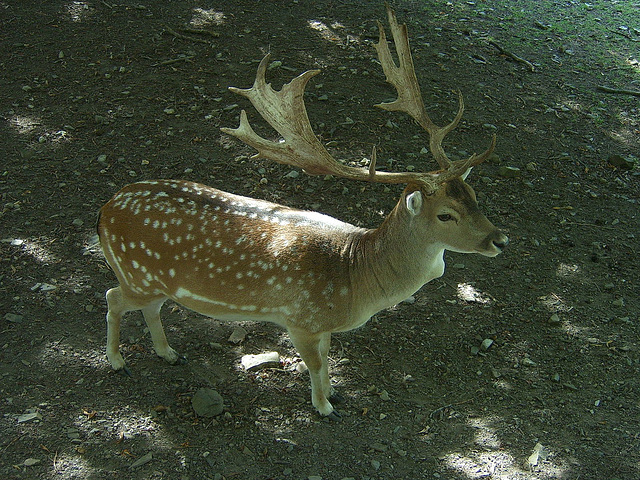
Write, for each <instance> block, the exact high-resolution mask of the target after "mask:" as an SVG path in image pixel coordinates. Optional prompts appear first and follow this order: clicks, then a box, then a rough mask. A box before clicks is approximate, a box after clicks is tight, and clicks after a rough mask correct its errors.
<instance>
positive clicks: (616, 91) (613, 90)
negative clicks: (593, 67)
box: [596, 85, 640, 97]
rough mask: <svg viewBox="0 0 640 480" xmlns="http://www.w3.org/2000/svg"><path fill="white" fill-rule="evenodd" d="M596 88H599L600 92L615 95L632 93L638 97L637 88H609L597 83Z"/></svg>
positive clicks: (639, 93)
mask: <svg viewBox="0 0 640 480" xmlns="http://www.w3.org/2000/svg"><path fill="white" fill-rule="evenodd" d="M596 90H600V91H601V92H605V93H613V94H616V95H633V96H635V97H640V91H638V90H625V89H623V88H611V87H605V86H603V85H598V86H597V87H596Z"/></svg>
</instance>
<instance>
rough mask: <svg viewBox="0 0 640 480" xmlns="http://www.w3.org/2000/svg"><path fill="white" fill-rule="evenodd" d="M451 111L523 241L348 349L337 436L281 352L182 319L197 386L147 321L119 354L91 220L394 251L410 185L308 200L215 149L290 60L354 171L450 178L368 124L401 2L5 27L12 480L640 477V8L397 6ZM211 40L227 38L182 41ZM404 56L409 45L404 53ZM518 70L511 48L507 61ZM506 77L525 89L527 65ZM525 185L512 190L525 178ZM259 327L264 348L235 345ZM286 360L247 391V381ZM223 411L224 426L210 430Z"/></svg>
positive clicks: (210, 323)
mask: <svg viewBox="0 0 640 480" xmlns="http://www.w3.org/2000/svg"><path fill="white" fill-rule="evenodd" d="M393 6H394V8H395V9H396V12H397V15H398V18H399V20H400V21H401V22H406V23H407V24H408V27H409V32H410V36H411V41H412V48H413V51H414V60H415V64H416V70H417V75H418V78H419V79H420V83H421V85H422V90H423V95H424V97H425V102H426V104H427V105H428V111H429V113H430V115H431V116H432V117H433V119H434V121H436V122H439V123H444V122H447V121H449V120H450V119H451V118H452V117H453V115H454V114H455V110H456V96H457V95H456V90H457V89H459V90H460V91H461V92H462V93H463V95H464V98H465V103H466V111H465V116H464V119H463V121H462V122H461V125H460V126H459V127H458V128H457V130H456V131H455V132H453V133H452V134H451V135H449V137H448V138H447V140H446V141H445V144H446V149H447V151H448V152H450V154H451V155H452V156H458V157H462V156H465V155H470V154H471V153H473V152H476V151H482V150H484V149H485V148H486V145H487V144H488V143H489V141H490V137H491V135H492V134H493V133H495V134H496V135H497V138H498V146H497V150H496V153H497V157H496V158H494V159H493V161H491V162H486V163H484V164H482V165H480V166H478V167H477V168H475V169H474V172H473V173H472V175H471V176H470V177H469V179H468V182H469V183H470V184H471V185H472V186H474V188H475V189H476V192H477V194H478V199H479V203H480V205H481V208H482V209H483V211H484V212H485V213H486V215H487V217H488V218H489V219H490V220H491V221H492V222H493V223H494V224H496V225H497V226H499V227H500V228H502V229H503V230H504V231H505V232H506V233H507V234H508V235H509V237H510V239H511V245H510V247H509V248H508V250H506V251H505V252H504V254H503V255H501V256H499V257H496V258H486V257H481V256H477V255H460V254H450V253H447V255H446V259H447V264H448V269H447V271H446V272H445V275H444V276H443V277H442V278H439V279H436V280H434V281H432V282H430V283H429V284H427V285H425V286H424V287H423V288H422V289H421V290H420V291H418V292H417V293H416V294H415V295H414V297H413V298H412V299H411V300H410V301H409V302H403V303H401V304H399V305H397V306H396V307H394V308H391V309H389V310H386V311H383V312H380V313H379V314H378V315H376V316H375V317H374V318H373V319H372V320H371V321H369V322H368V323H367V324H366V325H364V326H363V327H361V328H359V329H357V330H355V331H352V332H348V333H344V334H340V335H336V336H334V344H333V346H332V350H331V352H330V358H331V371H332V378H333V381H334V382H335V384H336V387H337V389H338V390H339V392H340V393H341V394H342V395H343V396H344V397H345V402H344V403H343V404H342V405H341V406H340V408H341V412H342V414H343V417H344V418H343V421H342V422H340V423H336V422H328V421H326V420H324V419H322V418H320V417H319V416H318V415H317V414H316V413H314V410H313V407H312V406H311V403H310V395H309V393H310V386H309V379H308V375H307V374H306V373H304V372H299V371H298V370H299V368H298V366H299V363H300V360H299V358H298V356H297V354H296V352H295V350H294V349H293V347H292V346H291V344H290V342H289V341H288V339H287V338H286V335H284V333H283V332H282V331H281V330H280V329H279V328H278V327H276V326H274V325H271V324H260V323H256V324H253V323H246V322H245V323H241V324H233V323H221V322H218V321H215V320H211V319H206V318H203V317H201V316H199V315H197V314H194V313H193V312H190V311H187V310H185V309H183V308H181V307H180V306H179V305H176V304H171V305H168V306H166V307H165V309H164V313H163V319H164V323H165V329H166V331H167V335H168V337H169V340H170V342H171V344H172V346H173V347H174V348H175V349H176V350H178V351H179V352H181V353H182V354H184V355H185V356H186V357H188V360H189V361H188V363H187V364H186V365H180V366H170V365H168V364H166V363H165V362H163V361H162V360H160V359H158V358H157V357H156V356H155V355H154V353H153V350H152V348H151V341H150V339H149V337H148V333H146V332H145V330H144V324H143V321H142V317H141V316H140V315H139V314H138V313H133V314H130V315H129V316H128V317H127V320H128V321H126V322H125V323H124V326H123V332H122V347H121V348H122V351H123V353H124V355H125V358H126V360H127V362H128V365H129V368H130V369H131V372H132V377H131V378H129V377H127V376H125V375H122V374H117V373H114V372H113V371H112V370H111V368H110V366H109V365H108V363H107V362H106V359H105V355H104V346H105V325H104V314H105V311H106V308H105V301H104V292H105V291H106V290H107V289H108V288H110V287H112V286H114V285H115V277H114V275H113V273H112V272H111V271H110V270H109V268H108V267H107V266H106V264H105V262H104V260H103V259H102V256H101V254H100V252H99V248H98V247H97V246H96V244H95V230H94V225H95V218H96V214H97V211H98V209H99V208H100V206H101V205H103V204H104V203H106V202H107V201H108V200H109V198H111V196H112V195H113V194H114V193H115V192H116V191H118V190H119V189H120V188H121V187H122V186H124V185H125V184H127V183H131V182H132V181H135V180H140V179H151V178H179V179H185V180H192V181H197V182H201V183H205V184H208V185H211V186H213V187H217V188H222V189H224V190H227V191H231V192H234V193H238V194H242V195H247V196H252V197H256V198H263V199H267V200H270V201H275V202H279V203H284V204H286V205H289V206H292V207H298V208H305V209H313V210H318V211H321V212H324V213H327V214H330V215H332V216H335V217H338V218H340V219H341V220H344V221H348V222H351V223H354V224H357V225H360V226H366V227H375V226H377V225H378V224H379V223H380V222H381V221H382V218H383V216H384V215H385V214H386V213H388V212H389V211H390V209H391V208H393V206H394V204H395V201H396V200H397V198H398V196H399V193H400V187H397V188H396V187H385V186H383V185H370V184H365V183H356V182H349V181H346V180H341V179H336V178H329V179H325V178H322V177H320V178H319V177H310V176H306V175H304V174H303V173H300V174H299V175H297V174H296V173H291V172H292V171H293V169H292V168H290V167H284V166H281V165H276V164H273V163H270V162H267V161H265V160H254V159H251V158H250V156H251V155H252V153H253V152H252V151H251V149H250V148H249V147H246V146H244V145H242V144H240V143H239V142H238V141H236V140H235V139H233V138H230V137H228V136H226V135H224V134H222V133H221V132H220V130H219V128H220V127H223V126H227V127H235V126H236V125H237V123H238V117H239V111H240V109H241V108H246V109H247V111H248V113H249V116H250V118H251V120H252V124H253V125H255V126H256V129H257V130H258V131H259V132H262V133H263V134H265V135H270V134H271V132H270V130H268V129H267V128H265V127H264V122H262V121H261V120H259V119H258V115H257V114H256V113H255V111H253V110H252V107H251V106H250V105H249V104H248V101H246V100H245V99H244V98H241V97H238V96H235V95H234V94H232V93H230V92H229V91H228V90H227V87H228V86H237V87H248V86H250V85H251V84H252V82H253V78H254V75H255V71H256V67H257V63H258V61H259V60H260V59H261V58H262V57H263V55H264V54H265V53H266V52H267V51H271V52H272V54H273V57H272V59H273V60H274V61H280V62H281V63H280V64H273V65H272V67H273V68H271V69H270V70H269V71H268V77H269V80H270V81H272V82H273V84H274V86H275V87H277V88H279V86H280V85H282V84H283V83H284V82H287V81H289V80H290V79H291V78H293V76H295V75H297V74H298V73H300V72H302V71H304V70H307V69H311V68H321V69H322V70H323V72H322V74H321V75H320V76H318V77H316V78H314V79H313V80H312V82H311V83H310V84H309V86H308V88H307V90H308V92H307V94H306V102H307V106H308V110H309V115H310V118H311V119H312V123H313V125H314V129H315V131H316V133H317V134H318V135H319V136H320V137H321V139H322V141H323V142H325V144H328V145H329V148H330V149H331V152H332V153H334V154H335V155H336V156H337V157H339V158H341V159H343V160H344V161H346V162H353V163H355V164H359V163H361V161H362V159H364V158H368V156H369V154H370V151H371V147H372V146H373V145H377V146H378V164H379V165H380V167H379V168H385V169H389V170H394V171H401V170H407V169H411V168H415V169H416V170H432V169H434V168H435V164H434V162H433V160H432V157H431V156H430V155H429V154H426V153H424V152H425V151H424V150H423V148H424V147H425V145H426V144H427V140H426V137H425V134H424V132H421V131H420V129H419V127H418V126H417V125H416V124H415V123H414V122H413V121H411V120H410V119H409V118H406V116H403V115H401V114H398V113H389V112H386V111H382V110H380V109H375V108H373V107H372V105H374V104H376V103H380V102H382V101H387V100H389V99H392V98H393V97H394V94H395V92H394V91H393V89H392V88H391V87H390V86H389V85H388V84H386V83H385V80H384V76H383V74H382V72H381V69H380V66H379V64H378V63H377V61H376V57H375V51H374V49H373V46H372V45H373V43H374V42H375V41H376V40H377V26H376V23H375V22H376V20H381V21H383V22H385V24H386V19H385V12H384V5H383V4H382V2H368V1H363V0H345V1H326V0H319V1H314V2H308V1H304V0H299V1H273V2H254V1H249V0H239V1H235V2H216V1H213V2H205V3H202V2H195V1H189V0H185V1H173V2H166V1H158V0H140V1H138V2H114V1H111V0H108V1H64V2H63V1H56V2H40V1H34V0H20V1H0V24H1V28H0V49H1V50H2V52H3V55H2V59H1V60H0V66H1V67H2V68H1V69H0V84H1V85H2V87H1V89H0V130H1V137H0V142H1V143H2V151H3V152H4V154H3V160H2V162H1V164H0V195H1V197H2V198H1V202H0V210H1V213H0V335H1V337H0V408H1V412H2V415H1V416H0V452H1V458H2V461H1V462H0V477H1V478H4V479H31V478H38V479H85V478H86V479H111V478H132V479H164V478H166V479H176V478H179V479H307V478H322V479H325V480H330V479H342V478H354V479H358V480H364V479H391V478H393V479H417V478H436V479H474V478H504V479H551V478H562V479H577V478H580V479H596V478H598V479H600V478H608V479H616V478H617V479H633V478H640V438H639V437H640V404H639V400H638V398H639V393H640V347H639V346H638V342H637V340H638V335H639V334H640V326H639V325H638V312H639V311H640V302H639V298H638V281H639V273H638V272H639V271H640V264H639V263H640V262H639V260H638V235H639V234H640V233H639V232H638V225H639V222H638V217H637V212H638V200H639V198H640V182H639V180H640V179H639V176H638V174H639V173H640V169H639V167H638V162H637V157H634V155H638V151H639V147H640V141H639V139H640V136H639V135H638V134H639V133H640V109H639V106H638V97H637V96H633V95H629V94H611V93H607V92H604V91H601V90H598V87H602V86H605V87H610V88H617V89H624V90H638V89H639V88H640V67H639V64H638V58H640V57H639V52H638V48H639V46H640V30H639V29H640V23H639V19H640V8H639V7H638V4H637V3H634V2H623V1H604V0H593V1H592V2H590V3H584V2H578V1H568V0H567V1H538V2H507V1H495V2H485V1H480V0H476V1H470V2H444V1H435V0H431V1H427V0H425V1H415V0H414V1H396V2H394V5H393ZM189 28H190V29H200V30H205V31H206V32H209V33H202V32H198V31H189V30H188V29H189ZM387 31H388V30H387ZM491 42H494V43H495V45H498V46H499V47H501V48H502V50H500V49H498V48H496V46H495V45H494V44H492V43H491ZM509 53H512V54H514V55H517V56H518V57H519V58H521V59H524V60H526V61H527V62H529V63H528V64H527V63H525V62H522V61H517V59H514V57H512V56H510V55H509ZM505 167H511V168H505ZM237 325H242V326H243V327H244V328H245V329H246V330H247V331H248V334H247V336H246V338H245V339H244V341H242V342H241V343H239V344H232V343H229V342H228V341H227V339H228V338H229V336H230V334H231V333H232V331H233V329H234V328H235V327H236V326H237ZM270 350H275V351H277V352H278V353H279V354H280V355H281V358H282V361H281V364H280V366H279V367H278V368H267V369H263V370H260V371H258V372H254V373H248V372H246V371H244V370H243V369H242V367H241V366H240V358H241V357H242V355H244V354H255V353H261V352H265V351H270ZM203 387H206V388H214V389H215V390H217V391H218V392H219V393H220V394H221V395H222V398H223V400H224V413H223V414H222V415H220V416H217V417H214V418H206V417H198V416H197V415H196V414H195V412H194V410H193V408H192V406H191V398H192V396H193V395H194V394H195V392H196V391H198V390H199V389H201V388H203Z"/></svg>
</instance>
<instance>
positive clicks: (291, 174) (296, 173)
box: [285, 170, 300, 178]
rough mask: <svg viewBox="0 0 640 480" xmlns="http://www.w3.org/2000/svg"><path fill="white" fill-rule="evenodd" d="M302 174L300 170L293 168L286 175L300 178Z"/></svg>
mask: <svg viewBox="0 0 640 480" xmlns="http://www.w3.org/2000/svg"><path fill="white" fill-rule="evenodd" d="M299 176H300V172H299V171H298V170H291V171H290V172H289V173H287V174H286V175H285V177H286V178H298V177H299Z"/></svg>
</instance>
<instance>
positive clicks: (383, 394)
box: [380, 390, 391, 401]
mask: <svg viewBox="0 0 640 480" xmlns="http://www.w3.org/2000/svg"><path fill="white" fill-rule="evenodd" d="M390 399H391V397H389V392H387V391H386V390H382V391H381V392H380V400H384V401H387V400H390Z"/></svg>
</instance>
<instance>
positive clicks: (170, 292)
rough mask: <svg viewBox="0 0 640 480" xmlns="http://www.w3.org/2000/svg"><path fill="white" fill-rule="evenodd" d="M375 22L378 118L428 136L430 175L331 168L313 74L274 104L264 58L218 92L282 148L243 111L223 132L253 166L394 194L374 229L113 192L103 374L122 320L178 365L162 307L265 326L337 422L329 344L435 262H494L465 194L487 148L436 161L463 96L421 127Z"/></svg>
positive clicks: (190, 198) (403, 43)
mask: <svg viewBox="0 0 640 480" xmlns="http://www.w3.org/2000/svg"><path fill="white" fill-rule="evenodd" d="M387 13H388V18H389V23H390V24H391V32H392V34H393V39H394V42H395V46H396V51H397V54H398V60H399V65H396V64H395V62H394V61H393V59H392V58H391V54H390V52H389V46H388V44H387V39H386V36H385V32H384V28H383V26H382V25H381V24H380V23H379V22H378V26H379V30H380V38H379V43H377V44H376V45H375V48H376V50H377V53H378V57H379V59H380V63H381V64H382V68H383V71H384V73H385V75H386V79H387V81H388V82H389V83H390V84H392V85H393V86H394V87H395V89H396V90H397V92H398V98H397V99H396V100H395V101H393V102H391V103H383V104H380V105H377V106H378V107H380V108H383V109H386V110H389V111H402V112H406V113H408V114H409V115H410V116H411V117H413V118H414V119H415V120H416V121H417V122H418V123H419V124H420V125H421V126H422V128H423V129H424V130H425V131H426V132H427V133H428V135H429V137H430V142H429V144H430V150H431V152H432V154H433V156H434V157H435V159H436V160H437V162H438V164H439V166H440V169H439V170H438V171H435V172H426V173H418V172H383V171H376V169H375V155H374V156H373V158H372V161H371V165H370V167H369V168H368V169H364V168H356V167H350V166H346V165H344V164H342V163H340V162H338V161H337V160H335V159H334V158H333V157H332V156H331V155H330V154H329V152H328V151H327V150H326V149H325V148H324V146H323V145H322V144H321V143H320V141H319V140H318V139H317V138H316V136H315V134H314V132H313V130H312V128H311V124H310V122H309V118H308V116H307V112H306V109H305V105H304V100H303V92H304V88H305V86H306V84H307V82H308V81H309V79H310V78H311V77H313V76H314V75H316V74H317V73H319V72H318V71H317V70H311V71H307V72H304V73H302V74H301V75H300V76H298V77H296V78H295V79H293V80H292V81H291V82H290V83H288V84H286V85H284V86H283V87H282V89H281V90H280V91H276V90H274V89H273V88H272V87H271V85H270V84H267V83H266V79H265V74H266V70H267V66H268V65H269V55H267V56H265V57H264V58H263V60H262V61H261V62H260V65H259V67H258V72H257V75H256V79H255V82H254V84H253V86H252V87H251V88H249V89H238V88H234V87H231V88H230V90H231V91H232V92H235V93H237V94H240V95H242V96H244V97H247V98H248V99H249V100H250V101H251V103H252V104H253V106H254V107H255V108H256V110H257V111H258V112H259V113H260V115H261V116H262V117H263V118H264V119H265V120H266V121H267V122H268V123H269V124H270V125H271V126H272V127H273V128H274V129H275V130H276V131H277V132H278V133H279V134H280V135H281V136H282V138H283V140H281V141H278V142H273V141H269V140H266V139H264V138H261V137H260V136H258V135H257V134H256V133H255V132H254V131H253V129H252V128H251V126H250V125H249V122H248V120H247V114H246V112H245V111H242V112H241V116H240V126H239V127H238V128H236V129H229V128H223V129H222V131H223V132H225V133H228V134H230V135H233V136H235V137H237V138H239V139H240V140H242V141H243V142H245V143H246V144H248V145H250V146H251V147H254V148H255V149H256V150H257V151H258V153H257V154H256V155H255V157H256V158H266V159H269V160H273V161H276V162H279V163H283V164H287V165H294V166H297V167H300V168H302V169H303V170H304V171H305V172H306V173H308V174H311V175H326V174H330V175H335V176H338V177H343V178H348V179H355V180H364V181H369V182H385V183H397V184H406V185H407V186H406V188H405V189H404V191H403V193H402V195H401V197H400V200H399V201H398V203H397V205H396V206H395V208H394V209H393V211H391V213H390V214H389V215H388V216H387V217H386V219H385V220H384V222H383V223H382V225H380V226H379V227H378V228H375V229H364V228H358V227H355V226H353V225H350V224H347V223H344V222H341V221H339V220H336V219H334V218H331V217H329V216H326V215H322V214H320V213H316V212H307V211H301V210H295V209H292V208H288V207H285V206H281V205H276V204H274V203H269V202H266V201H263V200H255V199H253V198H246V197H241V196H238V195H233V194H231V193H226V192H223V191H220V190H217V189H214V188H211V187H208V186H205V185H201V184H197V183H192V182H187V181H182V180H155V181H142V182H138V183H134V184H131V185H128V186H126V187H124V188H123V189H122V190H120V191H119V192H118V193H117V194H116V195H115V196H114V197H113V198H112V199H111V200H110V201H109V202H108V203H107V204H106V205H105V206H104V207H102V209H101V211H100V219H99V224H98V232H99V236H100V242H101V246H102V250H103V252H104V255H105V257H106V260H107V262H108V263H109V265H110V266H111V268H112V269H113V271H114V272H115V275H116V277H117V278H118V282H119V286H117V287H115V288H112V289H110V290H109V291H108V292H107V294H106V298H107V303H108V312H107V358H108V360H109V362H110V364H111V366H112V367H113V368H114V369H115V370H121V369H125V368H126V367H125V362H124V359H123V357H122V355H121V354H120V351H119V342H120V321H121V318H122V315H123V314H124V313H125V312H128V311H133V310H141V311H142V313H143V315H144V319H145V321H146V323H147V325H148V327H149V331H150V333H151V338H152V340H153V345H154V349H155V352H156V353H157V354H158V355H159V356H160V357H162V358H164V359H165V360H167V361H168V362H169V363H172V364H175V363H179V362H181V360H183V358H182V357H181V356H180V355H179V354H178V353H176V351H175V350H173V349H172V348H171V347H170V346H169V344H168V343H167V339H166V337H165V334H164V330H163V327H162V323H161V320H160V308H161V307H162V304H163V303H164V302H165V301H166V300H167V299H171V300H173V301H175V302H177V303H179V304H181V305H183V306H185V307H187V308H189V309H191V310H195V311H196V312H199V313H201V314H203V315H206V316H209V317H213V318H216V319H221V320H266V321H271V322H275V323H276V324H278V325H280V326H282V327H284V328H285V329H286V330H287V332H288V333H289V336H290V338H291V341H292V343H293V345H294V346H295V348H296V349H297V351H298V353H299V354H300V357H301V358H302V360H303V361H304V362H305V364H306V365H307V367H308V369H309V373H310V377H311V398H312V403H313V405H314V407H315V408H316V409H317V410H318V412H319V413H320V414H321V415H323V416H328V417H329V418H331V419H334V420H336V419H339V417H340V416H339V414H338V413H337V412H336V410H334V407H333V405H332V404H331V402H330V398H331V397H332V394H333V389H332V387H331V384H330V380H329V371H328V359H327V355H328V352H329V345H330V341H331V334H332V333H334V332H343V331H347V330H351V329H354V328H357V327H359V326H361V325H363V324H364V323H365V322H366V321H367V320H368V319H369V318H370V317H371V316H372V315H374V314H375V313H376V312H378V311H380V310H382V309H384V308H388V307H390V306H392V305H394V304H396V303H398V302H400V301H402V300H404V299H406V298H407V297H409V296H410V295H412V294H413V293H414V292H416V291H417V290H418V289H419V288H420V287H422V286H423V285H424V284H425V283H427V282H429V281H430V280H432V279H434V278H436V277H440V276H441V275H442V274H443V273H444V269H445V264H444V259H443V255H444V252H445V250H451V251H455V252H463V253H479V254H481V255H485V256H488V257H493V256H496V255H498V254H499V253H500V252H501V251H502V250H503V249H504V248H505V247H506V246H507V243H508V239H507V237H506V236H505V235H504V234H503V233H501V232H500V231H499V230H498V229H497V228H496V227H494V226H493V225H492V224H491V222H489V220H487V218H486V217H485V216H484V215H483V214H482V213H481V212H480V210H479V209H478V205H477V203H476V197H475V194H474V191H473V190H472V189H471V187H470V186H469V185H467V184H466V183H465V181H464V178H465V176H466V173H468V171H469V169H470V168H471V167H473V166H474V165H477V164H479V163H480V162H482V161H483V160H485V159H486V158H487V157H488V156H489V155H490V154H491V153H492V152H493V149H494V146H495V137H494V138H493V141H492V142H491V145H490V146H489V148H488V149H487V150H486V151H485V152H484V153H483V154H481V155H473V156H471V157H470V158H468V159H465V160H457V161H451V160H449V158H448V157H447V155H446V154H445V152H444V149H443V147H442V140H443V138H444V137H445V135H447V133H449V132H450V131H451V130H453V128H454V127H455V126H456V125H457V124H458V122H459V121H460V118H461V117H462V112H463V109H464V105H463V102H462V96H461V95H459V109H458V113H457V115H456V116H455V118H454V120H453V121H452V122H451V123H450V124H448V125H446V126H444V127H439V126H437V125H435V124H434V123H433V122H432V121H431V119H430V118H429V116H428V115H427V113H426V109H425V107H424V103H423V100H422V97H421V94H420V88H419V86H418V82H417V79H416V76H415V71H414V66H413V61H412V58H411V53H410V50H409V40H408V36H407V29H406V25H399V24H398V22H397V20H396V17H395V14H394V13H393V11H391V10H390V9H388V11H387Z"/></svg>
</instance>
